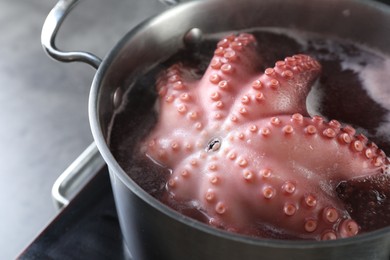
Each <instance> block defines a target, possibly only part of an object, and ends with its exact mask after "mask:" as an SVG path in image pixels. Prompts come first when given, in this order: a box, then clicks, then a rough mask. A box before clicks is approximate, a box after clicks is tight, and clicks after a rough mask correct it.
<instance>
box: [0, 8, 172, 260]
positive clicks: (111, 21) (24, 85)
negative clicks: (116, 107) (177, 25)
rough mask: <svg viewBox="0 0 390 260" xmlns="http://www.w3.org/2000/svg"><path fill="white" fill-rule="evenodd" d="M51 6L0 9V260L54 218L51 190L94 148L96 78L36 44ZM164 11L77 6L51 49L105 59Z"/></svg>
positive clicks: (12, 254) (91, 71)
mask: <svg viewBox="0 0 390 260" xmlns="http://www.w3.org/2000/svg"><path fill="white" fill-rule="evenodd" d="M54 4H55V1H49V0H36V1H11V0H5V1H1V2H0V31H1V35H2V36H1V37H0V54H1V58H0V83H1V85H0V88H1V91H0V107H1V109H0V118H1V120H2V122H3V124H2V127H1V128H0V144H1V145H0V203H1V205H2V209H3V210H2V214H1V215H0V220H1V221H0V259H12V258H15V257H16V256H17V255H18V254H19V253H20V252H21V251H22V250H23V249H24V248H25V247H26V246H27V245H28V244H29V243H30V242H31V241H32V240H33V239H34V238H35V237H36V236H37V235H38V234H39V232H40V231H41V230H42V229H43V228H44V227H45V226H46V225H47V224H48V223H49V222H50V221H51V220H52V219H53V218H54V217H55V215H56V214H57V211H56V209H55V207H54V204H53V202H52V199H51V187H52V185H53V183H54V181H55V180H56V178H57V177H58V176H59V175H60V174H61V173H62V171H64V170H65V169H66V168H67V166H68V165H69V164H70V163H71V162H72V161H73V160H74V159H76V157H77V156H78V155H79V154H80V153H81V152H82V151H83V150H84V149H85V148H86V147H87V146H88V145H89V144H90V143H91V142H92V141H93V140H92V135H91V132H90V128H89V122H88V113H87V103H88V93H89V86H90V83H91V81H92V78H93V75H94V73H95V70H94V69H93V68H92V67H90V66H88V65H86V64H79V63H72V64H64V63H60V62H57V61H54V60H52V59H50V58H49V57H48V56H47V55H46V54H45V53H44V51H43V49H42V47H41V44H40V33H41V28H42V24H43V22H44V19H45V18H46V16H47V14H48V13H49V11H50V9H51V8H52V7H53V6H54ZM164 9H165V7H164V6H163V5H162V4H161V3H159V2H158V1H157V0H143V1H140V0H138V1H137V0H113V1H105V0H95V1H92V0H86V1H82V3H80V5H79V6H77V7H76V8H75V10H74V11H73V12H72V13H71V14H70V15H69V18H68V19H67V20H66V21H65V23H64V26H63V28H62V29H61V30H60V33H59V35H58V39H57V42H58V46H59V47H60V48H62V49H66V50H76V49H77V50H86V51H90V52H92V53H94V54H97V55H98V56H100V57H104V55H105V54H106V53H107V52H108V51H109V50H110V49H111V48H112V47H113V46H114V45H115V43H116V42H117V41H118V40H119V39H120V38H121V37H122V36H123V35H124V34H125V33H126V32H127V31H128V30H130V29H131V28H132V27H134V25H135V24H136V23H138V22H140V21H141V20H143V19H144V18H146V17H149V16H151V15H152V14H155V13H158V12H161V11H162V10H164Z"/></svg>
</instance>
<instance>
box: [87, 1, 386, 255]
mask: <svg viewBox="0 0 390 260" xmlns="http://www.w3.org/2000/svg"><path fill="white" fill-rule="evenodd" d="M208 1H210V0H208ZM201 2H207V1H193V2H188V3H184V4H180V5H179V6H176V7H174V8H172V9H169V10H166V11H164V12H163V13H161V14H159V15H156V16H154V17H151V18H149V19H147V20H145V21H144V22H141V23H140V24H138V25H137V26H136V27H135V28H133V29H131V30H130V31H129V32H128V33H127V34H126V35H125V36H124V37H123V38H122V39H121V40H120V41H119V42H118V43H117V44H116V45H115V46H114V47H113V49H111V51H110V52H109V53H108V54H107V56H106V57H105V58H104V59H103V61H102V63H101V64H100V66H99V68H98V69H97V71H96V74H95V76H94V78H93V81H92V85H91V90H90V95H89V101H88V102H89V103H88V113H89V120H90V126H91V131H92V135H93V137H94V140H95V143H96V146H97V147H98V149H99V151H100V153H101V155H102V157H103V159H104V160H105V162H106V163H107V165H108V167H109V169H110V174H112V173H114V174H115V175H116V176H117V177H118V178H119V179H120V180H121V181H122V182H123V183H124V184H125V185H126V187H127V188H129V189H130V190H131V191H132V192H133V193H134V194H135V195H137V196H138V197H139V198H140V199H142V200H143V201H144V202H146V203H148V204H149V205H150V206H152V207H153V208H155V209H156V210H158V211H159V212H162V213H163V214H165V215H166V216H168V217H170V218H172V219H174V220H176V221H179V222H181V223H182V224H184V225H188V226H190V227H192V228H195V229H197V230H198V231H201V232H205V233H208V234H210V235H214V236H217V237H220V238H224V239H227V240H232V241H236V242H240V243H245V244H251V245H255V246H266V247H271V248H291V249H309V248H318V249H324V248H331V247H335V246H337V247H340V246H348V245H352V244H360V243H364V242H366V241H372V240H375V239H379V238H382V237H385V236H389V235H390V226H388V227H385V228H381V229H379V230H375V231H371V232H368V233H363V234H359V235H357V236H355V237H350V238H340V239H336V240H329V241H316V240H278V239H266V238H255V237H250V236H246V235H241V234H237V233H232V232H228V231H225V230H221V229H217V228H214V227H211V226H209V225H207V224H205V223H202V222H200V221H197V220H195V219H192V218H190V217H187V216H185V215H183V214H181V213H179V212H177V211H176V210H174V209H172V208H170V207H168V206H167V205H165V204H163V203H161V202H160V201H158V200H157V199H156V198H154V197H153V196H151V195H150V194H149V193H147V192H146V191H145V190H143V189H142V188H141V187H140V186H138V184H136V183H135V182H134V181H133V180H132V179H131V178H130V177H129V176H128V175H127V174H126V172H125V171H124V170H123V169H122V167H121V166H120V165H119V163H118V162H117V161H116V159H115V158H114V156H113V154H112V153H111V151H110V149H109V147H108V144H107V142H106V141H105V138H104V134H103V131H102V128H101V124H100V120H99V113H98V112H99V108H98V102H99V100H98V93H99V92H100V88H101V82H102V81H103V79H104V77H105V75H106V72H107V70H108V69H109V67H110V64H111V62H112V61H113V60H114V58H115V56H116V54H117V51H118V50H120V49H121V47H122V46H123V45H124V44H125V43H126V42H128V41H129V40H130V39H131V38H133V37H134V36H135V35H137V34H138V33H140V32H142V31H143V30H145V29H146V28H148V27H149V26H151V25H153V24H155V23H158V21H159V20H160V19H164V17H165V16H167V17H169V16H172V15H173V14H174V12H178V11H180V10H181V9H183V10H185V9H187V8H191V6H192V5H198V4H202V3H201ZM355 2H360V3H362V4H366V5H371V6H372V7H374V6H376V7H378V8H380V9H382V11H383V8H384V7H385V9H386V12H389V13H390V8H389V7H388V6H387V5H385V4H383V3H380V2H374V1H369V2H367V1H364V0H356V1H355Z"/></svg>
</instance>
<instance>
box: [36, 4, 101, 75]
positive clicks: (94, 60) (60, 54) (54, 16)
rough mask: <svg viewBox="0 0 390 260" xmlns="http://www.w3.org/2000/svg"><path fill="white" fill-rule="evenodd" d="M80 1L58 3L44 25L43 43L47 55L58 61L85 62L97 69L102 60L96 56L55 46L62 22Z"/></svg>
mask: <svg viewBox="0 0 390 260" xmlns="http://www.w3.org/2000/svg"><path fill="white" fill-rule="evenodd" d="M79 1H80V0H60V1H58V2H57V4H56V5H55V6H54V7H53V9H52V10H51V11H50V13H49V14H48V16H47V18H46V20H45V22H44V24H43V27H42V33H41V43H42V46H43V49H44V50H45V51H46V52H47V54H49V55H50V56H51V57H52V58H54V59H56V60H58V61H62V62H73V61H80V62H85V63H87V64H89V65H91V66H92V67H94V68H95V69H97V68H98V67H99V66H100V63H101V62H102V60H101V59H100V58H99V57H97V56H95V55H94V54H91V53H89V52H82V51H61V50H59V49H58V48H57V47H56V45H55V39H56V36H57V32H58V30H59V28H60V26H61V24H62V22H63V21H64V19H65V17H66V16H67V15H68V14H69V12H70V11H71V10H72V9H73V7H75V5H76V4H77V3H78V2H79Z"/></svg>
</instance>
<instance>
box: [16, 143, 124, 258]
mask: <svg viewBox="0 0 390 260" xmlns="http://www.w3.org/2000/svg"><path fill="white" fill-rule="evenodd" d="M91 147H92V148H93V149H91ZM91 147H90V148H88V149H87V150H86V151H85V152H84V153H83V154H82V155H81V156H80V157H79V158H78V159H77V160H76V161H75V162H74V163H73V164H72V165H71V166H70V167H69V168H68V170H67V171H65V172H64V173H63V174H62V175H61V176H60V177H59V178H58V181H60V182H61V183H60V184H57V183H56V184H54V186H53V195H55V196H54V198H55V202H56V203H57V205H59V206H60V207H61V206H63V208H62V209H61V211H60V213H59V214H58V215H57V216H56V218H55V219H54V220H53V221H52V222H51V223H50V224H49V225H48V226H47V227H46V228H45V229H44V230H43V231H42V233H41V234H39V235H38V237H37V238H36V239H35V240H34V241H33V242H32V243H31V244H30V245H29V246H28V247H27V248H26V249H25V250H24V251H23V252H22V253H21V255H20V256H19V257H18V259H29V260H30V259H119V260H120V259H131V257H130V255H129V253H128V252H127V249H126V247H125V246H124V244H123V242H122V235H121V231H120V227H119V222H118V216H117V212H116V209H115V203H114V198H113V194H112V190H111V184H110V179H109V173H108V169H107V166H106V165H105V164H104V163H100V162H102V159H101V158H100V157H98V154H96V153H95V152H96V151H97V150H95V148H94V146H93V145H92V146H91ZM91 150H92V153H91ZM99 163H100V167H96V166H97V165H99ZM91 168H92V169H94V170H93V172H92V171H91ZM86 172H88V176H87V177H85V176H83V175H85V173H86ZM80 178H81V179H83V178H84V179H86V178H87V179H88V180H87V183H86V184H85V185H83V186H82V188H81V189H80V190H79V191H78V192H77V194H76V195H75V196H73V197H72V199H71V200H70V201H69V203H68V202H67V199H66V198H65V197H64V196H63V197H62V199H59V198H58V190H57V188H58V187H59V191H60V192H62V193H64V194H65V195H67V194H66V193H70V190H74V189H75V187H74V186H78V187H79V188H80V183H83V181H81V180H80ZM85 181H86V180H84V182H85ZM64 183H67V184H69V183H71V184H72V185H65V186H66V187H65V186H64ZM75 183H77V185H75ZM65 188H67V189H68V190H66V189H65ZM56 194H57V195H56ZM56 196H57V197H56ZM60 198H61V196H60ZM64 204H67V205H64Z"/></svg>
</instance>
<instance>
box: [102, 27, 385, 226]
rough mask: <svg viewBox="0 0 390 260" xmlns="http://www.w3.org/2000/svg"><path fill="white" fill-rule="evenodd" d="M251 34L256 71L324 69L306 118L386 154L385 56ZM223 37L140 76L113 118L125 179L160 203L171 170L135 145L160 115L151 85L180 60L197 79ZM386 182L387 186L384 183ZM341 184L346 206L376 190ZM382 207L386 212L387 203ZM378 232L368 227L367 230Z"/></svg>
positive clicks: (114, 146) (326, 42)
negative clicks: (295, 62) (306, 62)
mask: <svg viewBox="0 0 390 260" xmlns="http://www.w3.org/2000/svg"><path fill="white" fill-rule="evenodd" d="M251 33H252V34H254V35H255V37H256V39H257V42H258V45H259V47H258V52H259V57H261V59H262V61H263V62H262V67H261V68H259V71H264V69H265V68H267V67H273V66H274V64H275V62H276V61H277V60H282V59H284V58H285V57H286V56H292V55H294V54H297V53H305V54H308V55H311V56H313V57H315V58H316V59H317V60H318V61H319V62H320V63H321V65H322V73H321V76H320V78H319V83H318V84H316V85H315V86H314V87H313V89H312V91H311V94H310V95H309V98H308V108H309V112H310V114H312V115H314V114H320V115H322V116H324V117H326V118H328V119H337V120H339V121H341V122H343V123H346V124H349V125H351V126H353V127H355V128H357V129H358V131H359V132H363V133H364V134H365V135H366V136H368V138H369V139H370V140H371V141H373V142H375V143H376V144H377V145H378V146H379V147H380V148H382V149H383V150H384V151H385V152H386V153H387V154H390V136H389V135H390V123H389V119H390V112H389V111H390V61H389V58H388V57H386V56H385V55H383V54H381V53H378V52H376V51H373V50H371V49H369V48H367V47H364V46H360V45H357V44H354V43H351V42H347V41H342V40H337V39H329V38H326V37H322V36H318V35H309V34H303V33H298V32H295V31H284V30H277V29H273V30H254V31H251ZM227 34H228V33H226V34H219V35H218V36H216V35H214V36H206V37H205V38H204V40H203V41H202V43H200V44H199V46H198V47H196V49H191V50H181V51H179V52H178V53H177V54H176V55H174V56H173V57H171V58H170V59H168V60H167V61H166V62H164V63H162V64H158V65H156V66H155V67H154V68H153V69H152V70H150V71H149V72H148V73H146V74H145V75H141V76H140V77H139V78H138V80H137V81H136V82H135V84H134V85H133V87H132V88H131V91H129V93H128V96H127V100H126V102H125V105H124V107H123V109H122V110H121V112H119V113H117V114H116V115H115V118H114V120H113V122H112V128H111V130H112V131H111V136H110V140H109V141H110V147H111V150H112V153H113V154H114V156H115V158H116V159H117V161H118V162H119V164H120V165H121V166H122V167H123V169H124V170H125V171H126V172H127V173H128V174H129V176H130V177H131V178H132V179H134V180H135V181H136V182H137V183H138V184H139V185H140V186H141V187H142V188H143V189H145V190H146V191H147V192H148V193H150V194H151V195H153V196H154V197H156V198H160V197H161V196H162V194H164V192H165V182H166V179H167V176H168V175H169V170H168V169H164V168H162V167H160V166H158V165H156V164H154V163H152V162H151V161H150V160H149V159H147V158H146V157H145V156H144V155H143V154H140V153H139V150H140V149H139V143H140V141H141V140H142V139H143V138H144V137H146V136H147V135H148V133H149V132H150V130H151V129H152V128H153V125H154V124H155V123H156V121H157V117H158V115H157V112H156V111H155V110H154V106H155V101H156V98H157V94H156V92H155V90H154V86H155V79H156V77H157V74H158V72H159V71H161V70H162V69H164V68H167V67H169V66H170V65H171V64H173V63H176V62H178V61H180V62H182V63H184V64H185V65H188V66H191V67H194V68H196V71H197V73H198V74H197V75H198V76H199V77H201V75H202V74H203V72H204V71H205V69H206V68H207V66H208V64H209V62H210V59H211V57H212V55H213V52H214V49H215V46H216V43H217V41H218V40H219V39H220V38H221V37H223V36H225V35H227ZM219 36H221V37H219ZM386 180H387V182H389V185H390V181H389V180H388V178H387V179H386ZM343 185H344V186H343ZM343 185H341V186H340V187H339V189H338V191H339V193H340V197H341V198H342V199H343V198H344V200H345V201H346V200H347V199H350V198H351V197H350V196H349V195H350V193H348V196H344V193H343V192H345V191H348V189H349V188H350V187H351V186H354V185H355V186H359V187H360V188H359V189H360V193H359V196H361V197H365V196H366V195H365V194H366V193H367V194H369V193H370V192H371V191H370V190H369V189H375V187H372V186H370V187H369V188H367V187H368V186H367V185H366V186H365V185H363V184H361V183H354V184H348V183H343ZM377 188H378V193H379V194H380V196H379V198H380V199H383V196H384V197H386V196H390V194H388V193H385V192H383V191H381V190H380V189H381V188H384V189H385V187H379V186H378V187H377ZM371 193H372V192H371ZM371 193H370V194H371ZM343 196H344V197H343ZM381 196H382V197H381ZM347 197H348V198H347ZM352 198H353V197H352ZM355 201H356V200H355ZM372 201H373V202H372V203H376V204H377V203H379V202H378V200H377V201H375V200H374V199H373V200H372ZM346 203H347V201H346ZM176 207H177V206H176ZM184 207H185V206H184ZM351 207H355V206H353V205H352V206H351ZM356 207H358V206H356ZM386 207H387V208H390V205H389V199H388V200H387V204H386ZM357 209H358V208H357ZM181 211H182V212H183V213H185V214H187V213H188V214H189V215H191V216H192V217H194V218H197V219H199V220H201V221H205V219H206V218H204V217H203V214H201V212H199V211H196V210H194V209H191V208H182V209H181ZM351 211H354V209H351ZM355 211H356V210H355ZM387 211H389V210H387ZM383 216H387V217H386V220H385V221H384V222H385V223H382V224H381V225H380V226H385V225H389V224H390V223H388V222H389V221H390V218H389V212H385V213H383V214H382V217H383ZM352 217H354V216H352ZM365 218H367V216H366V217H365ZM387 219H389V220H387ZM378 227H379V226H375V225H370V227H367V228H366V231H367V230H371V229H375V228H378Z"/></svg>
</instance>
